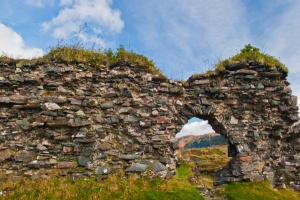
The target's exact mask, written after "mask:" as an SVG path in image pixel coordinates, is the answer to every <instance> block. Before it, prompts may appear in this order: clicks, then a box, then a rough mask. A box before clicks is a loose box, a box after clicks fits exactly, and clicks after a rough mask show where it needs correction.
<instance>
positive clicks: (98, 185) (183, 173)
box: [0, 146, 300, 200]
mask: <svg viewBox="0 0 300 200" xmlns="http://www.w3.org/2000/svg"><path fill="white" fill-rule="evenodd" d="M225 150H226V147H225V146H220V147H211V148H204V149H192V150H184V151H182V152H181V153H182V155H183V156H184V158H185V161H183V162H182V163H181V165H180V166H179V167H178V168H177V175H176V176H175V177H173V178H171V179H169V180H161V179H155V180H150V178H148V177H144V178H141V177H139V176H138V175H130V176H128V177H125V176H124V174H122V173H120V174H117V175H111V176H109V177H108V179H106V180H101V181H97V180H95V179H89V180H84V179H82V180H76V181H72V180H70V179H68V178H60V179H58V178H56V177H53V178H51V179H49V180H30V179H28V178H25V179H21V180H19V181H7V182H0V199H4V200H5V199H16V200H22V199H24V200H27V199H35V200H42V199H43V200H44V199H48V200H50V199H53V200H57V199H70V200H71V199H72V200H77V199H100V200H101V199H103V200H108V199H109V200H115V199H116V200H119V199H120V200H127V199H128V200H129V199H130V200H136V199H138V200H139V199H140V200H143V199H146V200H147V199H152V200H156V199H158V200H164V199H165V200H185V199H186V200H193V199H200V200H201V199H204V197H202V196H201V195H200V193H199V191H198V190H197V188H206V189H208V190H210V191H214V198H215V199H221V200H225V199H229V200H250V199H251V200H285V199H286V200H289V199H291V200H300V198H299V195H300V193H299V192H298V193H297V192H295V191H292V190H291V189H272V188H271V187H270V184H269V182H268V181H264V182H259V183H253V182H246V183H230V184H225V185H222V186H218V187H213V185H212V182H213V177H212V173H213V170H214V166H215V165H224V164H226V162H228V158H225V157H226V156H227V155H226V151H225ZM217 160H219V162H217ZM225 161H226V162H225ZM208 162H210V164H209V163H208ZM195 167H197V168H201V169H200V170H198V173H199V172H200V175H198V177H196V178H194V179H193V180H196V181H194V182H193V181H191V180H192V179H191V177H195V176H196V174H195Z"/></svg>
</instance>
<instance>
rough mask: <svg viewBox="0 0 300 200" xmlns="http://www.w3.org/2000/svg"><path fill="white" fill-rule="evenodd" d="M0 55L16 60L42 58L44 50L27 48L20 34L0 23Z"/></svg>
mask: <svg viewBox="0 0 300 200" xmlns="http://www.w3.org/2000/svg"><path fill="white" fill-rule="evenodd" d="M0 53H2V54H6V55H8V56H12V57H14V58H32V57H39V56H42V55H43V50H42V49H39V48H28V47H26V45H25V42H24V40H23V38H22V37H21V36H20V35H19V34H18V33H16V32H15V31H14V30H12V29H11V28H9V27H7V26H5V25H4V24H1V23H0Z"/></svg>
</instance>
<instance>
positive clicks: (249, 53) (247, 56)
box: [214, 44, 288, 73]
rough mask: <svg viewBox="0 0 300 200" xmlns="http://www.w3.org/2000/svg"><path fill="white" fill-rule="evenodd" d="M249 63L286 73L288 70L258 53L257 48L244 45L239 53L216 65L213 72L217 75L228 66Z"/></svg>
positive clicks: (278, 62)
mask: <svg viewBox="0 0 300 200" xmlns="http://www.w3.org/2000/svg"><path fill="white" fill-rule="evenodd" d="M249 61H255V62H258V63H260V64H263V65H267V66H269V67H271V68H277V69H281V70H283V71H284V72H286V73H288V69H287V67H286V66H285V65H284V64H283V63H281V62H280V61H279V60H277V59H276V58H274V57H273V56H270V55H268V54H264V53H261V52H260V51H259V48H256V47H253V46H252V45H251V44H248V45H245V47H244V48H243V49H241V50H240V53H238V54H236V55H234V56H232V57H230V58H228V59H226V60H222V61H220V62H219V63H217V64H216V67H215V71H214V72H215V73H218V72H222V71H225V70H226V67H227V66H228V65H229V64H234V63H239V62H249Z"/></svg>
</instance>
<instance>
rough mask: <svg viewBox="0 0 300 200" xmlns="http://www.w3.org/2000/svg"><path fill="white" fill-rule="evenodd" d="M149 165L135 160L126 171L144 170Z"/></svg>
mask: <svg viewBox="0 0 300 200" xmlns="http://www.w3.org/2000/svg"><path fill="white" fill-rule="evenodd" d="M148 166H149V165H145V164H141V163H135V162H134V163H132V165H131V166H130V167H129V168H127V169H126V172H144V171H146V169H147V168H148Z"/></svg>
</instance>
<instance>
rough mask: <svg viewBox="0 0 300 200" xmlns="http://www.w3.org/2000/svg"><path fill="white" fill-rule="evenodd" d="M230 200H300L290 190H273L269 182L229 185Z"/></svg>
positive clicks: (228, 194) (227, 186) (226, 186)
mask: <svg viewBox="0 0 300 200" xmlns="http://www.w3.org/2000/svg"><path fill="white" fill-rule="evenodd" d="M222 187H225V188H226V191H227V196H228V199H230V200H240V199H243V200H253V199H255V200H284V199H287V200H288V199H293V200H297V199H298V200H299V199H300V197H299V195H298V194H297V193H296V192H293V191H292V190H289V189H272V188H271V187H270V183H269V182H268V181H263V182H245V183H229V184H227V185H225V186H222Z"/></svg>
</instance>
